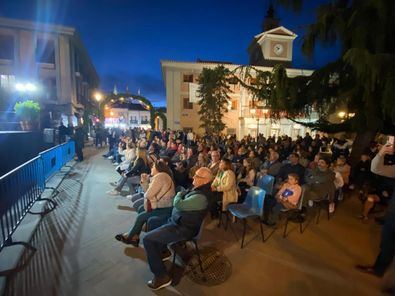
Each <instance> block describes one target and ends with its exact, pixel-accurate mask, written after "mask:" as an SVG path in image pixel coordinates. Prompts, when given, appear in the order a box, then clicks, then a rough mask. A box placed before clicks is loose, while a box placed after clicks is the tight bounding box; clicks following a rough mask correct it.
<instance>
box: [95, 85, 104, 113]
mask: <svg viewBox="0 0 395 296" xmlns="http://www.w3.org/2000/svg"><path fill="white" fill-rule="evenodd" d="M93 97H94V98H95V100H96V101H97V104H98V106H99V110H98V113H97V115H98V116H99V117H100V113H101V112H100V111H101V110H100V106H101V101H102V99H103V95H102V94H101V93H100V92H98V91H97V92H95V93H94V94H93Z"/></svg>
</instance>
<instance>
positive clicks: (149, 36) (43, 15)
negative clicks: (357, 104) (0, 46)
mask: <svg viewBox="0 0 395 296" xmlns="http://www.w3.org/2000/svg"><path fill="white" fill-rule="evenodd" d="M305 2H306V3H311V4H310V5H305V7H304V9H303V11H302V12H300V13H298V14H296V13H294V12H293V11H288V10H284V8H282V7H276V12H277V16H278V17H280V18H281V25H283V26H285V27H286V28H288V29H290V30H291V31H294V32H295V33H297V34H298V35H299V37H298V38H297V39H296V40H295V42H294V55H293V66H294V67H303V68H307V69H314V68H317V67H319V66H320V65H324V64H325V63H327V62H328V61H331V60H334V59H336V58H337V56H338V52H339V50H338V48H322V47H318V48H317V50H316V54H315V55H314V58H313V59H311V60H308V59H307V58H306V57H304V56H303V55H302V53H301V50H300V47H301V38H300V37H301V36H303V32H304V30H305V28H306V25H307V24H309V23H311V22H313V21H314V13H315V9H316V6H317V3H320V2H325V1H323V0H319V1H312V0H311V1H305ZM268 3H269V1H267V0H266V1H265V0H248V1H245V0H244V1H240V0H239V1H235V0H200V1H185V0H182V1H179V0H174V1H172V0H169V1H165V0H151V1H134V0H45V1H44V0H0V16H1V17H8V18H17V19H24V20H33V21H36V20H37V21H40V22H48V23H54V24H61V25H66V26H70V27H74V28H76V29H77V30H78V31H79V33H80V35H81V37H82V40H83V42H84V44H85V46H86V48H87V49H88V52H89V54H90V56H91V58H92V60H93V63H94V65H95V67H96V70H97V72H98V73H99V76H100V80H101V88H102V89H103V90H105V91H110V90H112V89H113V86H114V84H116V85H117V88H118V91H119V92H121V91H124V90H125V87H126V85H128V86H129V90H130V92H132V93H137V90H138V89H140V90H141V94H142V95H143V96H146V97H147V98H149V99H150V100H151V101H152V102H153V104H154V105H156V106H164V105H165V104H166V99H165V90H164V86H163V81H162V73H161V68H160V60H165V59H171V60H177V61H196V59H197V58H200V59H202V60H215V61H228V62H233V63H237V64H246V63H247V62H248V55H247V51H246V50H247V47H248V45H249V43H250V42H251V40H252V38H253V36H254V35H256V34H259V33H261V24H262V21H263V19H264V15H265V14H266V10H267V8H268Z"/></svg>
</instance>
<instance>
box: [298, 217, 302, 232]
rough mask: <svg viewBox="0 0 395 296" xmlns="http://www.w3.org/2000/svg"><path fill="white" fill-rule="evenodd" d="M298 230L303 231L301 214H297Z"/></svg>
mask: <svg viewBox="0 0 395 296" xmlns="http://www.w3.org/2000/svg"><path fill="white" fill-rule="evenodd" d="M299 231H300V233H303V218H302V216H299Z"/></svg>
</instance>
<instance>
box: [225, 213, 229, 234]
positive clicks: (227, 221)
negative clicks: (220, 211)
mask: <svg viewBox="0 0 395 296" xmlns="http://www.w3.org/2000/svg"><path fill="white" fill-rule="evenodd" d="M225 216H226V222H225V231H227V230H228V223H229V215H228V212H227V211H226V212H225Z"/></svg>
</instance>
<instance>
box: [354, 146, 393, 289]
mask: <svg viewBox="0 0 395 296" xmlns="http://www.w3.org/2000/svg"><path fill="white" fill-rule="evenodd" d="M393 145H394V144H393V143H390V144H386V145H384V146H383V147H382V148H381V149H380V151H379V153H377V155H376V156H375V157H374V158H373V160H372V163H371V170H372V172H373V173H375V174H377V175H380V176H385V177H389V178H392V179H395V165H385V161H384V159H385V157H386V155H393V154H394V152H395V150H394V146H393ZM394 254H395V191H393V193H392V198H391V201H390V204H389V206H388V210H387V214H386V217H385V223H384V225H383V228H382V230H381V243H380V253H379V254H378V256H377V258H376V261H375V263H374V264H373V265H357V266H356V268H357V269H358V270H360V271H362V272H365V273H368V274H372V275H375V276H378V277H382V276H383V275H384V273H385V272H386V271H387V269H388V268H389V266H390V265H391V263H392V261H393V259H394ZM388 291H389V292H390V293H393V292H395V285H394V283H392V287H388V288H387V291H386V292H388Z"/></svg>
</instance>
